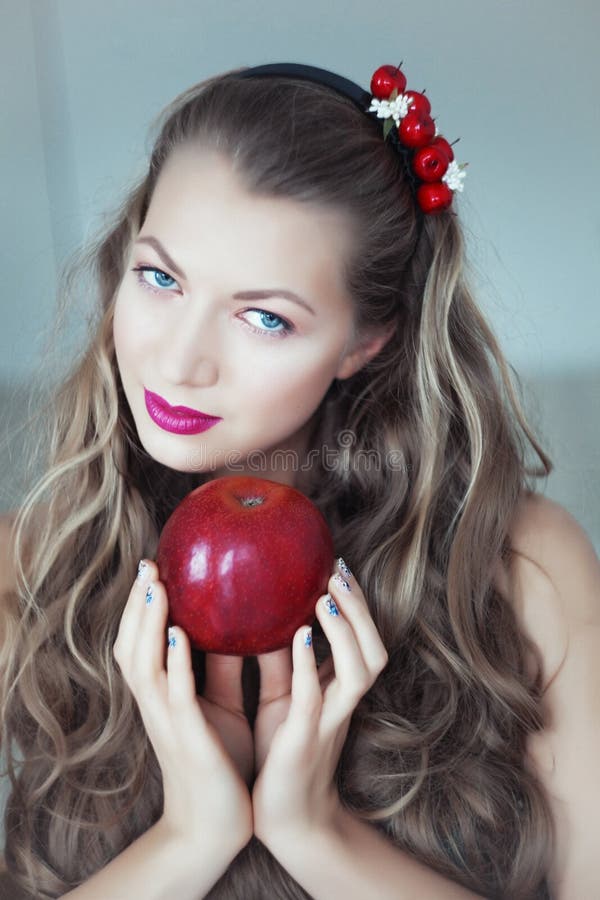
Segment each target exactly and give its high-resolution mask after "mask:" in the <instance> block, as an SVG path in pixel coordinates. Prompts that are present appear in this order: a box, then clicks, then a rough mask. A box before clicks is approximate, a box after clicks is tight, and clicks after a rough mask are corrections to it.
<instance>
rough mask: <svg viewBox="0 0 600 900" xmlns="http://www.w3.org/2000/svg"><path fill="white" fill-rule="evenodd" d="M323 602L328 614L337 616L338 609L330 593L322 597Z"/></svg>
mask: <svg viewBox="0 0 600 900" xmlns="http://www.w3.org/2000/svg"><path fill="white" fill-rule="evenodd" d="M323 603H324V604H325V606H326V607H327V612H328V613H329V615H330V616H339V614H340V611H339V609H338V608H337V606H336V605H335V600H334V599H333V597H332V596H331V594H327V596H326V597H325V598H324V599H323Z"/></svg>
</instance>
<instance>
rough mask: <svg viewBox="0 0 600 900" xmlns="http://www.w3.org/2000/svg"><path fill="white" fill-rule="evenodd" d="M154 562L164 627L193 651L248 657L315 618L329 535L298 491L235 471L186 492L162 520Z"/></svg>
mask: <svg viewBox="0 0 600 900" xmlns="http://www.w3.org/2000/svg"><path fill="white" fill-rule="evenodd" d="M156 562H157V565H158V569H159V577H160V580H161V581H162V582H163V584H164V585H165V588H166V591H167V596H168V600H169V619H170V624H173V625H179V626H180V627H181V628H183V629H184V631H185V632H186V634H187V635H188V637H189V640H190V643H191V645H192V646H193V647H196V648H198V649H200V650H206V651H209V652H211V653H229V654H234V655H236V656H254V655H256V654H259V653H269V652H271V651H272V650H278V649H280V648H281V647H285V646H288V645H290V644H291V642H292V638H293V636H294V633H295V632H296V630H297V629H298V628H300V626H301V625H311V624H312V623H313V622H314V619H315V604H316V602H317V600H318V599H319V596H320V595H321V594H323V593H325V592H326V590H327V583H328V581H329V577H330V575H331V572H332V566H333V539H332V536H331V533H330V531H329V528H328V526H327V523H326V521H325V519H324V518H323V516H322V514H321V512H320V511H319V509H318V508H317V507H316V506H315V505H314V503H312V502H311V501H310V500H309V499H308V498H307V497H305V495H304V494H302V493H301V492H300V491H298V490H296V489H295V488H292V487H289V486H287V485H283V484H279V483H278V482H275V481H268V480H266V479H263V478H253V477H249V476H244V475H231V476H227V477H224V478H215V479H212V480H211V481H208V482H206V483H205V484H203V485H201V486H200V487H198V488H196V489H195V490H193V491H192V492H191V493H190V494H188V495H187V496H186V497H184V499H183V500H182V501H181V503H180V504H179V505H178V506H177V507H176V509H175V510H174V511H173V512H172V513H171V515H170V517H169V518H168V520H167V521H166V523H165V525H164V528H163V530H162V533H161V535H160V540H159V543H158V548H157V554H156Z"/></svg>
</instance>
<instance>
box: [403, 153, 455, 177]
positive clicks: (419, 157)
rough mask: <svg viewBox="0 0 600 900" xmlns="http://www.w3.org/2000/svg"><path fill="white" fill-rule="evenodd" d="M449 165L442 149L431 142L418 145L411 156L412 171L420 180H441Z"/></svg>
mask: <svg viewBox="0 0 600 900" xmlns="http://www.w3.org/2000/svg"><path fill="white" fill-rule="evenodd" d="M449 165H450V163H449V161H448V157H447V156H446V154H445V153H444V151H443V149H442V148H441V147H439V146H434V145H433V144H427V145H426V146H425V147H420V148H419V149H418V150H417V151H416V152H415V155H414V156H413V159H412V167H413V172H414V173H415V175H417V176H418V177H419V178H420V179H421V181H441V178H442V176H443V175H445V174H446V171H447V169H448V166H449Z"/></svg>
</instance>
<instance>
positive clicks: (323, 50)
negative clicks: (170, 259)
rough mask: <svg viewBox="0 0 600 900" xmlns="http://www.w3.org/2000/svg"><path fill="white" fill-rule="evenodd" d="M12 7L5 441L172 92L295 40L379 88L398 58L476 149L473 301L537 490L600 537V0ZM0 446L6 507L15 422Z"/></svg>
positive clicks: (0, 380) (0, 180)
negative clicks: (85, 251)
mask: <svg viewBox="0 0 600 900" xmlns="http://www.w3.org/2000/svg"><path fill="white" fill-rule="evenodd" d="M0 20H1V27H2V36H3V41H2V54H0V91H2V101H1V106H0V114H1V121H0V154H1V157H0V163H1V167H0V171H1V173H2V174H1V176H0V263H1V267H0V271H1V274H2V288H1V296H2V313H3V315H2V325H1V337H0V403H1V404H2V429H3V432H4V433H3V434H1V433H0V440H1V438H2V437H4V436H6V434H7V433H8V430H9V428H10V426H11V423H14V422H16V421H18V420H19V416H20V415H21V413H20V410H19V408H18V400H19V397H20V396H22V393H21V392H22V390H23V387H24V386H26V385H27V384H28V383H29V381H30V380H31V379H32V378H34V377H35V378H37V377H39V376H40V370H39V367H40V365H42V366H48V365H50V362H49V361H48V360H47V359H46V358H45V357H44V358H42V352H43V339H44V337H45V335H46V334H47V329H49V328H50V325H51V322H52V317H53V314H54V310H55V286H56V279H57V274H58V272H59V271H60V269H61V267H62V266H63V265H64V263H65V262H66V260H67V257H68V255H69V253H70V252H71V251H72V250H74V249H75V248H76V247H77V246H78V245H79V244H80V243H81V242H82V241H83V240H84V239H85V238H86V236H89V235H90V234H91V233H93V231H95V229H96V228H97V227H98V226H99V225H100V224H101V222H102V216H103V213H104V212H105V211H106V210H108V209H109V208H110V207H111V206H112V205H113V204H114V203H116V201H117V199H118V198H119V197H120V195H121V192H122V190H123V189H124V187H125V186H126V185H127V184H128V182H129V181H130V179H132V178H134V177H136V176H137V175H139V174H140V173H141V171H142V167H143V165H144V162H145V161H146V158H147V152H148V149H149V145H148V140H147V127H148V125H149V123H150V121H151V119H152V118H153V117H154V116H155V115H156V114H157V113H158V112H159V110H160V109H161V108H162V106H163V105H164V104H166V103H167V102H168V101H169V100H171V99H172V98H173V97H174V96H175V94H176V93H178V92H179V91H181V90H183V89H184V88H186V87H187V86H189V85H190V84H192V83H193V82H195V81H198V80H200V79H202V78H204V77H206V76H207V75H209V74H211V73H214V72H217V71H221V70H223V69H226V68H230V67H233V66H238V65H246V64H250V65H253V64H259V63H263V62H273V61H278V60H287V61H296V62H302V61H304V62H307V63H313V64H316V65H321V66H324V67H325V68H330V69H333V70H335V71H338V72H340V73H341V74H344V75H346V76H348V77H350V78H352V79H354V80H356V81H358V82H359V83H361V84H363V85H364V86H365V87H368V84H369V80H370V76H371V74H372V72H373V70H374V69H375V68H376V67H377V66H378V65H380V64H382V63H397V62H400V60H401V59H403V60H404V70H405V72H406V74H407V77H408V85H409V87H413V88H415V89H423V88H426V89H427V93H428V95H429V96H430V98H431V100H432V103H433V111H434V114H435V115H436V116H437V120H438V125H439V128H440V130H441V131H442V132H443V133H444V134H445V135H446V136H447V137H448V138H449V139H450V140H454V139H455V138H456V137H460V138H461V141H460V143H459V145H458V147H457V148H456V149H457V157H458V159H459V161H463V162H464V161H468V162H469V169H468V177H467V180H466V185H465V186H466V191H465V193H464V194H463V195H462V196H460V197H459V198H458V200H459V202H458V204H457V207H458V208H459V209H460V211H461V214H462V216H463V220H464V222H465V227H466V232H467V239H468V242H469V248H470V253H471V259H472V263H473V266H474V268H475V271H476V273H477V286H478V288H479V296H480V298H481V304H482V306H483V308H484V310H485V312H486V313H487V314H488V316H489V317H490V319H491V321H492V324H493V326H494V327H495V329H496V331H497V334H498V336H499V339H500V341H501V345H502V347H503V350H504V352H505V354H506V356H507V358H508V360H509V361H510V362H511V363H512V364H513V365H514V366H515V368H516V369H517V371H518V372H519V373H520V374H521V376H522V378H523V380H524V381H525V383H526V387H527V388H528V390H529V396H528V401H527V402H528V409H529V412H530V415H531V421H532V424H533V425H534V426H535V427H536V428H537V429H538V434H539V435H540V437H541V439H542V443H543V445H544V447H545V448H546V449H547V451H548V452H549V454H550V456H551V457H552V459H553V461H554V462H555V464H556V471H555V472H554V473H553V474H552V475H551V476H550V478H549V479H548V482H547V484H544V483H543V482H541V481H540V482H538V489H539V490H540V491H543V492H545V493H547V494H548V495H549V496H552V497H554V498H555V499H557V500H558V501H559V502H561V503H563V504H564V505H565V506H567V508H568V509H569V510H570V511H571V512H573V514H574V515H575V516H576V517H577V518H578V519H579V521H581V523H582V524H583V525H584V527H585V528H586V529H587V531H588V533H589V534H590V536H591V537H592V539H593V541H594V543H595V545H596V547H597V548H599V549H600V502H599V501H600V486H599V479H598V475H599V471H600V462H599V452H598V449H597V447H598V437H599V430H600V426H599V415H598V413H599V408H600V405H599V399H598V398H599V396H600V352H599V351H600V303H599V292H598V288H597V285H598V281H599V275H600V254H599V248H598V241H599V237H600V227H599V225H600V213H599V207H600V204H599V200H600V188H599V185H600V179H599V176H598V168H599V152H598V148H599V147H600V122H599V116H598V108H599V106H598V91H599V88H600V79H599V77H598V76H599V74H600V66H599V63H598V52H597V39H598V34H599V33H600V27H599V26H600V4H598V3H597V2H596V0H573V2H569V3H568V4H567V3H561V4H558V3H556V2H551V0H529V2H527V0H519V2H517V0H514V2H510V0H508V2H498V0H495V2H493V0H455V2H453V3H448V2H447V0H427V2H425V3H415V2H414V0H413V2H410V3H408V2H407V3H401V2H397V0H394V2H390V0H380V2H378V3H377V4H375V5H372V4H368V3H365V2H361V3H358V2H354V0H352V2H348V0H345V2H342V0H330V2H329V3H327V4H322V3H321V2H319V0H305V2H303V3H301V4H298V3H297V2H281V0H278V2H273V0H261V2H260V3H258V2H254V0H252V2H240V0H229V2H227V3H224V2H192V0H103V2H102V4H100V3H96V2H93V0H0ZM86 313H87V310H86V304H85V300H83V299H82V306H81V312H80V314H79V318H77V317H72V321H70V323H69V325H70V330H69V332H68V334H69V336H70V337H69V341H70V343H69V344H68V346H66V347H65V348H64V351H63V352H62V358H63V359H65V358H67V357H68V355H69V353H70V352H71V349H72V348H76V347H77V341H78V334H79V332H78V327H79V326H82V325H83V324H84V323H85V316H86ZM36 367H37V369H36ZM1 446H2V454H3V464H2V472H1V477H0V509H8V508H11V507H13V506H15V505H16V504H18V500H19V490H20V489H19V486H18V481H16V480H15V474H16V473H18V464H19V447H20V442H19V440H16V441H12V442H11V443H10V444H8V445H7V444H6V443H2V445H1Z"/></svg>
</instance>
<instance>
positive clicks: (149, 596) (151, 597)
mask: <svg viewBox="0 0 600 900" xmlns="http://www.w3.org/2000/svg"><path fill="white" fill-rule="evenodd" d="M153 600H154V591H153V590H152V585H151V584H149V585H148V587H147V588H146V606H150V604H151V603H152V601H153Z"/></svg>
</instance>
